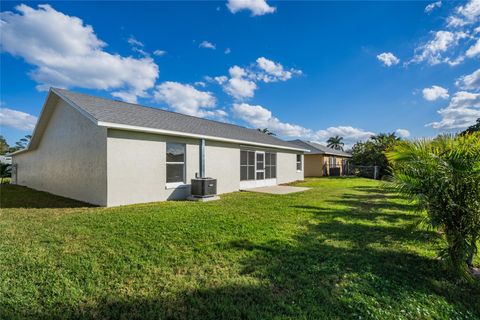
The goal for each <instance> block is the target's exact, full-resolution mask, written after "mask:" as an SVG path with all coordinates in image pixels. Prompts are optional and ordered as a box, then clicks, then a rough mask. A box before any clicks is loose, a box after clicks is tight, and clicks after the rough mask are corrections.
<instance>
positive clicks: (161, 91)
mask: <svg viewBox="0 0 480 320" xmlns="http://www.w3.org/2000/svg"><path fill="white" fill-rule="evenodd" d="M154 99H155V101H157V102H164V103H166V104H168V105H169V106H170V108H172V109H173V110H174V111H176V112H180V113H183V114H188V115H191V116H196V117H217V118H221V117H225V116H226V112H225V111H223V110H218V109H215V106H216V99H215V97H214V96H213V94H212V93H211V92H206V91H200V90H198V89H196V88H194V87H193V86H191V85H189V84H182V83H179V82H173V81H166V82H163V83H162V84H160V85H158V86H156V87H155V93H154Z"/></svg>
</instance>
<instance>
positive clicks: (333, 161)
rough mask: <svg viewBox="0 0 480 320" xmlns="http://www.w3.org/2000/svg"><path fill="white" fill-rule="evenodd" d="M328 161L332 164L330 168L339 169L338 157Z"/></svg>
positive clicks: (332, 157)
mask: <svg viewBox="0 0 480 320" xmlns="http://www.w3.org/2000/svg"><path fill="white" fill-rule="evenodd" d="M328 161H329V163H330V168H336V167H337V157H335V156H331V157H330V158H329V160H328Z"/></svg>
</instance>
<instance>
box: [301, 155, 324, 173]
mask: <svg viewBox="0 0 480 320" xmlns="http://www.w3.org/2000/svg"><path fill="white" fill-rule="evenodd" d="M304 157H305V177H321V176H323V173H324V172H323V164H324V156H323V155H322V154H306V155H305V156H304Z"/></svg>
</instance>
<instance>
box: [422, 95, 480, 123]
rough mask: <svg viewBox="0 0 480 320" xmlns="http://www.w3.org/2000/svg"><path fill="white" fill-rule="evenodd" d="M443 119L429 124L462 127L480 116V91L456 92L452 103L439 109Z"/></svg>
mask: <svg viewBox="0 0 480 320" xmlns="http://www.w3.org/2000/svg"><path fill="white" fill-rule="evenodd" d="M438 113H439V114H440V116H441V117H442V119H441V121H438V122H432V123H429V124H427V126H431V127H433V128H435V129H447V130H448V129H462V128H466V127H468V126H470V125H472V124H474V123H475V121H476V119H477V118H480V93H471V92H466V91H460V92H457V93H455V95H454V96H453V98H452V100H451V101H450V104H449V105H448V106H447V107H446V108H443V109H440V110H439V111H438Z"/></svg>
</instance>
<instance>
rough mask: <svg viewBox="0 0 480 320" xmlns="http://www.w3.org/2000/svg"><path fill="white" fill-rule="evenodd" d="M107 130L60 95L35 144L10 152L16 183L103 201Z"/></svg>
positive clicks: (68, 196)
mask: <svg viewBox="0 0 480 320" xmlns="http://www.w3.org/2000/svg"><path fill="white" fill-rule="evenodd" d="M106 132H107V130H106V129H104V128H100V127H98V126H96V125H95V124H94V123H93V122H92V121H90V120H89V119H87V118H86V117H84V116H83V115H81V114H80V113H79V112H78V111H77V110H75V109H74V108H73V107H71V106H69V105H68V104H67V103H66V102H64V101H63V100H61V99H59V100H58V102H57V104H56V107H55V109H54V111H53V113H52V115H51V117H50V119H49V122H48V126H47V127H46V129H45V132H44V133H43V137H42V139H41V142H40V144H39V145H38V148H37V149H35V150H32V151H27V152H24V153H20V154H18V155H14V156H13V163H15V164H16V165H17V175H16V183H17V184H19V185H24V186H27V187H30V188H33V189H37V190H41V191H47V192H50V193H53V194H57V195H60V196H64V197H67V198H72V199H77V200H81V201H85V202H89V203H92V204H96V205H106V204H107V173H106V168H107V167H106V165H107V161H106Z"/></svg>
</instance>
